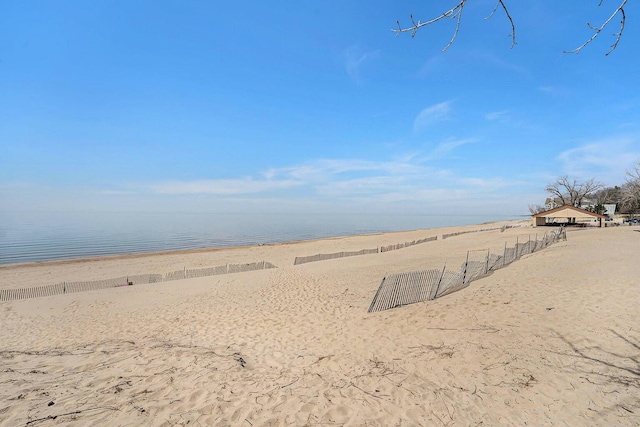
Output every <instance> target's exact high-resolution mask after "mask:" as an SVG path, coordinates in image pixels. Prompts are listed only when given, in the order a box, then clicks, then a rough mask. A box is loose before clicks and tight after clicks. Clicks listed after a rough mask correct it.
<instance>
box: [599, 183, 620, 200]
mask: <svg viewBox="0 0 640 427" xmlns="http://www.w3.org/2000/svg"><path fill="white" fill-rule="evenodd" d="M620 198H621V195H620V187H619V186H617V185H616V186H615V187H605V188H603V189H602V190H598V191H596V192H595V193H593V199H594V202H595V204H596V205H606V204H608V203H619V202H620Z"/></svg>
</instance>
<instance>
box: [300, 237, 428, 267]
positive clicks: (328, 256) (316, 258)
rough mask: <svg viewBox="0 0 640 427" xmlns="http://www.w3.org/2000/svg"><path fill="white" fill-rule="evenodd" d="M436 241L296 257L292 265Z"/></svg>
mask: <svg viewBox="0 0 640 427" xmlns="http://www.w3.org/2000/svg"><path fill="white" fill-rule="evenodd" d="M434 240H438V236H433V237H427V238H425V239H420V240H413V241H411V242H404V243H398V244H395V245H388V246H381V247H379V248H374V249H362V250H360V251H354V252H335V253H332V254H316V255H309V256H297V257H296V259H295V260H294V261H293V265H299V264H306V263H308V262H316V261H325V260H328V259H336V258H344V257H349V256H358V255H369V254H377V253H382V252H389V251H395V250H397V249H402V248H408V247H409V246H413V245H419V244H421V243H426V242H432V241H434Z"/></svg>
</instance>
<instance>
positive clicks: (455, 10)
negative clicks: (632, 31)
mask: <svg viewBox="0 0 640 427" xmlns="http://www.w3.org/2000/svg"><path fill="white" fill-rule="evenodd" d="M603 1H604V0H600V2H599V3H598V6H601V5H602V2H603ZM627 1H628V0H621V3H620V5H619V6H618V7H617V8H615V10H614V11H613V13H612V14H611V16H609V18H608V19H606V20H605V21H604V22H603V23H602V24H601V25H600V26H595V25H592V24H591V23H590V22H588V21H587V26H588V27H589V29H591V30H592V31H593V35H592V36H591V37H590V38H589V39H588V40H587V41H585V42H584V43H583V44H581V45H580V46H578V47H577V48H575V49H572V50H565V51H564V53H580V51H581V50H582V49H584V48H585V47H586V46H587V45H588V44H589V43H591V42H592V41H594V40H595V39H596V38H597V37H598V36H599V35H600V33H601V32H602V31H603V30H604V29H605V28H606V27H607V25H609V23H610V22H611V21H612V20H613V18H615V17H616V16H617V15H620V29H619V30H618V32H617V33H615V34H614V37H615V38H616V39H615V41H614V43H613V44H612V45H611V49H610V50H609V51H608V52H607V53H606V55H609V54H610V53H611V52H613V51H614V50H615V49H616V48H617V47H618V43H619V42H620V39H621V38H622V32H623V31H624V25H625V23H626V20H627V15H626V13H625V10H624V8H625V6H626V5H627ZM467 2H468V0H458V3H457V4H456V5H455V6H453V7H452V8H451V9H449V10H447V11H445V12H443V13H442V14H441V15H440V16H438V17H436V18H433V19H430V20H428V21H424V22H422V21H420V20H418V21H416V20H415V19H414V18H413V15H410V17H411V24H412V25H411V26H409V27H402V25H400V21H396V23H397V24H398V28H393V29H392V30H391V31H393V32H395V33H396V35H398V34H400V33H411V37H415V35H416V33H417V32H418V30H419V29H420V28H422V27H425V26H427V25H431V24H435V23H436V22H438V21H441V20H443V19H445V18H451V19H455V20H456V27H455V29H454V31H453V36H452V37H451V40H449V43H447V45H446V46H445V47H444V49H442V51H443V52H444V51H446V50H447V49H449V47H450V46H451V45H452V44H453V42H454V41H455V39H456V37H457V36H458V32H459V31H460V25H461V22H462V12H463V11H464V8H465V6H466V5H467ZM498 9H501V10H502V11H503V12H504V14H505V15H506V17H507V19H508V20H509V24H510V25H511V34H509V36H510V37H511V47H512V48H513V47H514V46H515V45H516V25H515V23H514V21H513V18H512V17H511V13H509V9H508V8H507V5H506V0H497V2H496V5H495V7H494V8H493V10H492V12H491V13H490V14H489V16H487V17H486V18H485V19H489V18H491V17H492V16H493V15H495V13H496V11H497V10H498Z"/></svg>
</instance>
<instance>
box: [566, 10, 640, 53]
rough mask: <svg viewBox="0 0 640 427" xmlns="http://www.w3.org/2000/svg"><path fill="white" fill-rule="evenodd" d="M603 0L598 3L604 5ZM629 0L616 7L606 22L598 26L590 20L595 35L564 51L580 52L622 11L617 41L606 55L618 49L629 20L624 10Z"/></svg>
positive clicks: (616, 35) (588, 23)
mask: <svg viewBox="0 0 640 427" xmlns="http://www.w3.org/2000/svg"><path fill="white" fill-rule="evenodd" d="M602 1H603V0H600V3H599V4H598V6H602ZM627 1H628V0H623V1H622V3H621V4H620V6H618V7H617V8H616V10H614V11H613V13H612V14H611V16H610V17H609V19H607V20H606V21H604V23H603V24H602V25H600V26H599V27H596V26H594V25H591V23H590V22H588V21H587V26H588V27H589V28H590V29H591V30H593V31H594V33H593V35H592V36H591V37H589V39H588V40H587V41H586V42H584V43H582V44H581V45H580V46H578V47H577V48H575V49H573V50H565V51H564V53H580V51H581V50H582V49H584V48H585V46H587V45H588V44H589V43H591V42H592V41H594V40H595V39H596V38H597V37H598V36H599V35H600V33H601V32H602V30H604V29H605V28H606V26H607V25H609V22H611V20H612V19H613V18H614V17H615V16H616V15H617V14H618V13H620V15H621V20H620V31H618V32H617V33H615V34H614V36H615V37H616V41H615V42H614V43H613V44H612V45H611V50H609V52H607V53H606V54H605V55H606V56H608V55H609V54H610V53H611V52H613V51H614V50H616V48H617V47H618V43H620V39H621V38H622V32H623V31H624V24H625V22H626V20H627V15H626V14H625V12H624V7H625V5H626V4H627Z"/></svg>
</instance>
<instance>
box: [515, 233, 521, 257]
mask: <svg viewBox="0 0 640 427" xmlns="http://www.w3.org/2000/svg"><path fill="white" fill-rule="evenodd" d="M519 241H520V239H519V238H518V236H516V259H518V242H519Z"/></svg>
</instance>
